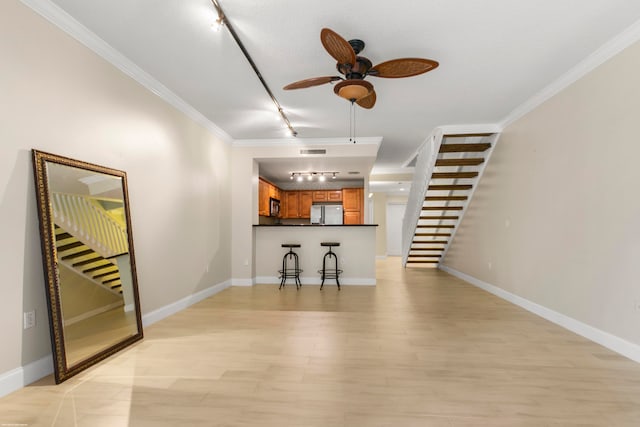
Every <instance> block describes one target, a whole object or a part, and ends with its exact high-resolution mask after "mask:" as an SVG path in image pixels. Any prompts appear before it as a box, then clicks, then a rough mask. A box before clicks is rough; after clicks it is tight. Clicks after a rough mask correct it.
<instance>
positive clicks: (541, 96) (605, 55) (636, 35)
mask: <svg viewBox="0 0 640 427" xmlns="http://www.w3.org/2000/svg"><path fill="white" fill-rule="evenodd" d="M638 40H640V21H636V22H635V23H634V24H633V25H631V26H630V27H629V28H627V29H626V30H624V31H623V32H621V33H620V34H618V35H617V36H615V37H614V38H612V39H611V40H609V41H608V42H606V43H605V44H603V45H602V46H600V47H599V48H598V49H597V50H596V51H595V52H593V53H591V54H590V55H589V56H587V57H586V58H585V59H583V60H582V61H581V62H579V63H578V65H576V66H575V67H573V68H571V69H570V70H569V71H567V72H566V73H564V74H563V75H562V76H560V78H558V79H557V80H555V81H554V82H552V83H551V84H549V85H548V86H546V87H545V88H544V89H542V90H541V91H540V92H538V93H537V94H536V95H534V96H532V97H531V98H529V99H528V100H527V101H525V102H524V103H523V104H521V105H520V106H519V107H517V108H516V109H515V110H513V111H512V112H511V113H509V115H507V116H506V117H505V118H504V119H502V121H501V122H500V127H501V128H503V129H504V128H506V127H507V126H509V125H510V124H512V123H513V122H515V121H516V120H518V119H519V118H521V117H523V116H524V115H525V114H527V113H529V112H531V111H533V110H534V109H535V108H537V107H538V106H540V105H541V104H543V103H544V102H545V101H547V100H548V99H550V98H551V97H553V96H555V95H556V94H558V93H559V92H561V91H562V90H564V89H566V88H567V87H569V86H570V85H572V84H573V83H575V82H576V81H578V80H579V79H581V78H582V77H584V76H585V75H587V74H588V73H589V72H591V71H593V70H594V69H595V68H597V67H598V66H600V65H602V64H603V63H605V62H606V61H608V60H609V59H611V58H613V57H614V56H615V55H617V54H618V53H620V52H622V51H623V50H624V49H626V48H627V47H629V46H631V45H632V44H633V43H635V42H637V41H638Z"/></svg>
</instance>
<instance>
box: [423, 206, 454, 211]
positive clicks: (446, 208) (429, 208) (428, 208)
mask: <svg viewBox="0 0 640 427" xmlns="http://www.w3.org/2000/svg"><path fill="white" fill-rule="evenodd" d="M422 210H423V211H461V210H462V206H423V207H422Z"/></svg>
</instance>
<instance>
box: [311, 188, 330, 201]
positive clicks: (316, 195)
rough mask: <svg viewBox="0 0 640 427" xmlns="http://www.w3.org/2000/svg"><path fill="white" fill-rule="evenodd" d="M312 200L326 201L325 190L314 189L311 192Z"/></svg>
mask: <svg viewBox="0 0 640 427" xmlns="http://www.w3.org/2000/svg"><path fill="white" fill-rule="evenodd" d="M313 201H314V202H326V201H328V199H327V191H326V190H316V191H314V192H313Z"/></svg>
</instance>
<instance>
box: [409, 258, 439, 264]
mask: <svg viewBox="0 0 640 427" xmlns="http://www.w3.org/2000/svg"><path fill="white" fill-rule="evenodd" d="M438 263H440V260H417V259H410V260H407V264H438Z"/></svg>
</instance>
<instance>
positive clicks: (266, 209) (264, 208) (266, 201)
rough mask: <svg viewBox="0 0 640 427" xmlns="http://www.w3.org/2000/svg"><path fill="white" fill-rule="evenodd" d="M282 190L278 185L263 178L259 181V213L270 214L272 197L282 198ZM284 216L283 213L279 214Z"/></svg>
mask: <svg viewBox="0 0 640 427" xmlns="http://www.w3.org/2000/svg"><path fill="white" fill-rule="evenodd" d="M281 193H282V192H281V191H280V189H279V188H278V187H276V186H275V185H273V184H272V183H270V182H269V181H266V180H264V179H262V178H260V179H259V181H258V215H262V216H269V215H270V214H271V212H270V206H271V200H270V199H271V198H274V199H277V200H281V198H280V197H281ZM279 216H282V213H281V214H280V215H279Z"/></svg>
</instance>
